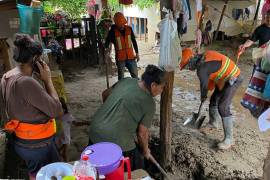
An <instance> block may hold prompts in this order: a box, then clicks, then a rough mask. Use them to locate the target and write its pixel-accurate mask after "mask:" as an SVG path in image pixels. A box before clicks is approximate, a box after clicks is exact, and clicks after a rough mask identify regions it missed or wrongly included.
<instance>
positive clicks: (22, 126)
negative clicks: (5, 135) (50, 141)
mask: <svg viewBox="0 0 270 180" xmlns="http://www.w3.org/2000/svg"><path fill="white" fill-rule="evenodd" d="M4 129H5V130H7V131H9V132H14V133H15V135H16V136H17V137H18V138H21V139H26V140H37V139H45V138H49V137H51V136H53V135H54V134H55V133H56V123H55V120H54V119H51V120H49V121H48V122H47V123H45V124H30V123H23V122H20V121H19V120H10V121H9V122H7V123H6V124H5V127H4Z"/></svg>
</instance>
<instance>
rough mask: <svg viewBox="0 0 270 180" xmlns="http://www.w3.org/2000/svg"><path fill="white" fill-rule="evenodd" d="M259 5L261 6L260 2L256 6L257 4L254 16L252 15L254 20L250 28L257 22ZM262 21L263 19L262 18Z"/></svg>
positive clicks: (259, 0)
mask: <svg viewBox="0 0 270 180" xmlns="http://www.w3.org/2000/svg"><path fill="white" fill-rule="evenodd" d="M260 5H261V0H258V4H257V8H256V12H255V15H254V18H253V23H252V26H254V24H255V22H257V18H258V13H259V9H260ZM262 19H264V17H263V18H262ZM256 24H257V23H256Z"/></svg>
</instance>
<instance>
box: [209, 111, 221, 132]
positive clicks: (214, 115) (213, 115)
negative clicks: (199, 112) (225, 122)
mask: <svg viewBox="0 0 270 180" xmlns="http://www.w3.org/2000/svg"><path fill="white" fill-rule="evenodd" d="M218 118H219V112H218V107H217V106H212V107H209V123H208V126H209V127H210V128H213V129H217V128H218V122H217V120H218Z"/></svg>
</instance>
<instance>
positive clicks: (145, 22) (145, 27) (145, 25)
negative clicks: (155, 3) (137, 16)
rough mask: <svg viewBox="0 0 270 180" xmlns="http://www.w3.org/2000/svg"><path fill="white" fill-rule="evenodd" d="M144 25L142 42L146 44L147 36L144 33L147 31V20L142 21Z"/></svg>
mask: <svg viewBox="0 0 270 180" xmlns="http://www.w3.org/2000/svg"><path fill="white" fill-rule="evenodd" d="M143 23H144V41H145V42H147V39H146V38H147V35H146V31H147V18H144V20H143Z"/></svg>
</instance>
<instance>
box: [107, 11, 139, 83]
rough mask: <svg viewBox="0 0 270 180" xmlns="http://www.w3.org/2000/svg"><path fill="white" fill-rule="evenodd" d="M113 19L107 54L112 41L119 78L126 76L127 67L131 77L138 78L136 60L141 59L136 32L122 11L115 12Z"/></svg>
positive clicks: (108, 37)
mask: <svg viewBox="0 0 270 180" xmlns="http://www.w3.org/2000/svg"><path fill="white" fill-rule="evenodd" d="M113 19H114V23H115V24H114V25H112V26H111V29H110V31H109V33H108V36H107V38H106V42H105V48H106V50H105V51H106V55H108V52H109V49H108V48H109V45H110V43H113V44H114V47H115V59H116V65H117V69H118V80H120V79H122V78H124V69H125V67H127V69H128V71H129V73H130V75H131V77H133V78H137V79H138V68H137V62H136V61H135V60H136V59H137V61H139V60H140V57H139V51H138V45H137V42H136V38H135V35H134V32H133V30H132V28H131V27H130V26H128V25H127V20H126V18H125V16H124V15H123V14H122V13H121V12H117V13H115V15H114V18H113ZM134 51H135V53H134Z"/></svg>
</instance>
